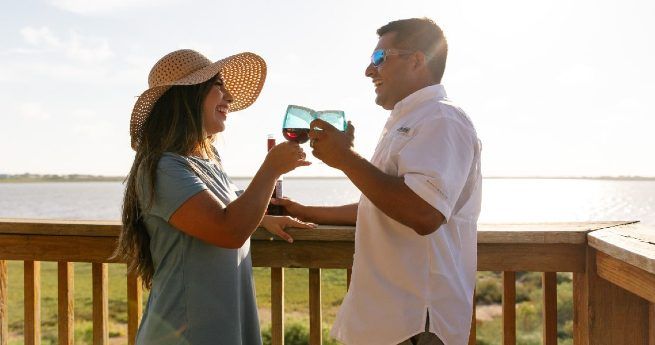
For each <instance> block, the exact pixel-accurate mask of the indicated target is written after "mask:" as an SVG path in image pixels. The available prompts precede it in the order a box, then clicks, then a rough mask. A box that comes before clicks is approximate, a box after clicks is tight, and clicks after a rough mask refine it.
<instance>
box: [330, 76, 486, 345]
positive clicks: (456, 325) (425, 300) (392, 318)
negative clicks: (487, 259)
mask: <svg viewBox="0 0 655 345" xmlns="http://www.w3.org/2000/svg"><path fill="white" fill-rule="evenodd" d="M371 163H373V164H374V165H375V166H376V167H377V168H379V169H380V170H382V171H383V172H385V173H386V174H389V175H392V176H402V177H403V178H404V180H405V184H406V185H407V186H408V187H409V188H410V189H411V190H412V191H414V193H416V194H417V195H418V196H420V197H421V198H422V199H423V200H425V201H427V202H428V203H429V204H430V205H432V206H433V207H434V208H435V209H437V210H439V212H441V213H442V214H443V215H444V217H445V219H446V222H445V223H444V224H443V225H441V226H440V227H439V229H438V230H437V231H435V232H433V233H431V234H430V235H427V236H421V235H418V234H417V233H416V232H414V230H412V229H411V228H409V227H407V226H405V225H403V224H401V223H399V222H397V221H395V220H393V219H391V218H389V217H388V216H387V215H385V214H384V213H383V212H382V211H380V210H379V209H378V208H377V207H376V206H375V205H373V203H372V202H371V201H370V200H368V199H367V198H366V196H364V195H362V198H361V199H360V201H359V209H358V213H357V226H356V232H355V256H354V262H353V272H352V280H351V282H350V289H349V291H348V293H347V294H346V297H345V298H344V301H343V304H342V305H341V308H340V309H339V312H338V314H337V318H336V320H335V323H334V326H333V328H332V332H331V334H332V336H333V337H335V338H337V339H338V340H339V341H342V342H344V343H346V344H398V343H400V342H402V341H404V340H406V339H408V338H410V337H412V336H413V335H415V334H417V333H420V332H423V331H424V330H425V320H426V316H427V315H426V314H428V313H429V316H430V324H429V330H430V332H432V333H435V334H436V335H437V336H439V338H440V339H441V340H442V341H443V342H444V344H446V345H460V344H466V342H467V340H468V335H469V331H470V325H471V316H472V308H473V290H474V287H475V273H476V262H477V219H478V215H479V214H480V203H481V184H482V177H481V174H480V141H479V140H478V137H477V134H476V132H475V129H474V127H473V124H472V123H471V120H470V119H469V118H468V116H467V115H466V114H465V113H464V111H462V109H460V108H459V107H457V106H456V105H454V104H453V103H452V102H451V101H449V100H448V99H447V98H446V92H445V90H444V88H443V86H442V85H432V86H429V87H426V88H423V89H421V90H418V91H416V92H415V93H413V94H411V95H409V96H407V97H406V98H405V99H403V100H402V101H400V102H398V104H396V106H395V107H394V109H393V111H392V112H391V115H390V116H389V119H388V121H387V123H386V125H385V126H384V130H383V132H382V136H381V137H380V141H379V143H378V146H377V148H376V149H375V153H374V155H373V158H372V159H371ZM393 197H394V196H393V195H389V198H393Z"/></svg>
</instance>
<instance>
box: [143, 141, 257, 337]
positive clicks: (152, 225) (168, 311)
mask: <svg viewBox="0 0 655 345" xmlns="http://www.w3.org/2000/svg"><path fill="white" fill-rule="evenodd" d="M192 165H193V166H194V168H195V169H196V172H194V170H193V169H192V168H191V166H192ZM142 170H145V169H140V170H139V172H138V179H139V182H140V183H139V187H140V188H139V191H138V194H139V203H140V205H141V207H142V210H143V214H144V222H145V225H146V228H147V230H148V234H149V235H150V252H151V254H152V260H153V263H154V267H155V273H154V276H153V280H152V290H151V291H150V297H149V298H148V304H147V307H146V310H145V312H144V315H143V319H142V320H141V325H140V326H139V331H138V334H137V344H158V345H167V344H171V345H173V344H175V345H182V344H193V345H202V344H212V345H215V344H228V345H236V344H243V345H250V344H254V345H260V344H261V335H260V330H259V318H258V316H257V305H256V302H255V292H254V284H253V279H252V262H251V259H250V241H246V243H245V244H244V245H243V247H241V248H239V249H226V248H219V247H216V246H213V245H211V244H208V243H205V242H203V241H201V240H199V239H197V238H194V237H191V236H189V235H187V234H185V233H183V232H182V231H180V230H178V229H176V228H175V227H173V226H172V225H171V224H170V223H169V222H168V220H169V219H170V217H171V215H172V214H173V213H174V212H175V211H176V210H177V209H178V208H179V207H180V206H181V205H182V204H183V203H184V202H185V201H186V200H188V199H189V198H190V197H192V196H193V195H195V194H197V193H199V192H201V191H203V190H209V191H210V192H211V193H213V194H214V195H215V196H216V197H217V198H218V199H219V200H220V201H221V203H223V205H224V206H225V205H227V204H229V203H230V202H231V201H233V200H234V199H236V198H237V188H236V186H235V185H234V184H233V183H232V181H231V180H230V178H229V177H228V176H227V175H226V174H225V173H224V172H223V170H222V168H221V166H220V165H219V164H218V163H217V162H214V161H210V160H203V159H199V158H194V157H184V156H180V155H177V154H172V153H165V154H164V155H163V156H162V157H161V159H160V160H159V163H158V166H157V177H156V184H155V198H154V200H153V202H152V205H150V207H149V208H148V207H144V206H147V201H148V200H149V195H150V194H149V183H148V180H149V178H148V177H147V176H146V175H147V174H146V173H145V171H142ZM197 172H200V175H201V176H203V178H200V177H199V174H198V173H197Z"/></svg>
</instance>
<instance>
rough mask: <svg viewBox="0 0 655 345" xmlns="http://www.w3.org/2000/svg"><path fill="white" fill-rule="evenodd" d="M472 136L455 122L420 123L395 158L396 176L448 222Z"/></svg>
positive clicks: (463, 176)
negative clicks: (401, 178) (400, 177)
mask: <svg viewBox="0 0 655 345" xmlns="http://www.w3.org/2000/svg"><path fill="white" fill-rule="evenodd" d="M473 140H474V135H473V133H472V132H471V131H470V129H468V128H467V127H466V126H465V125H464V124H462V123H460V122H459V121H457V120H455V119H452V118H447V117H441V118H437V119H434V118H432V119H429V120H426V121H425V122H424V123H422V124H421V125H420V126H419V127H418V128H417V131H416V133H415V134H414V136H413V137H412V138H411V139H410V140H409V141H408V142H407V144H406V145H405V146H404V147H403V148H402V149H401V150H400V152H399V154H398V174H399V176H402V177H403V179H404V181H405V184H406V185H407V186H408V187H409V188H410V189H411V190H412V191H413V192H414V193H416V194H417V195H418V196H419V197H421V198H422V199H423V200H425V201H426V202H427V203H429V204H430V205H432V206H433V207H434V208H435V209H437V210H438V211H439V212H441V214H443V216H444V217H445V219H446V222H448V220H449V219H450V216H451V214H452V211H453V208H454V205H455V203H456V202H457V199H458V198H459V195H460V193H461V192H462V189H463V188H464V184H465V183H466V179H467V177H468V174H469V170H470V167H471V164H472V161H473V156H474V146H473Z"/></svg>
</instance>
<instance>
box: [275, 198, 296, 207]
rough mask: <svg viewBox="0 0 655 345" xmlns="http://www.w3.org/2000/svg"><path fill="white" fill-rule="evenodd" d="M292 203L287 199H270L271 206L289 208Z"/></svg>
mask: <svg viewBox="0 0 655 345" xmlns="http://www.w3.org/2000/svg"><path fill="white" fill-rule="evenodd" d="M292 202H293V201H291V200H290V199H287V198H271V204H273V205H280V206H289V205H291V203H292Z"/></svg>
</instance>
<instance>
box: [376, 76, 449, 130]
mask: <svg viewBox="0 0 655 345" xmlns="http://www.w3.org/2000/svg"><path fill="white" fill-rule="evenodd" d="M445 98H446V89H445V88H444V86H443V85H442V84H435V85H430V86H426V87H424V88H422V89H419V90H417V91H414V92H413V93H411V94H410V95H409V96H407V97H405V98H403V99H402V100H401V101H400V102H398V103H396V105H395V106H394V107H393V110H392V111H391V114H390V115H389V119H388V121H387V126H388V125H390V124H392V123H395V122H396V121H397V120H398V119H400V118H402V117H403V116H404V115H405V114H408V113H409V112H411V111H412V110H414V108H416V107H417V106H418V105H420V104H421V103H423V102H424V101H426V100H428V99H436V100H442V99H445ZM387 126H385V127H387Z"/></svg>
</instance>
